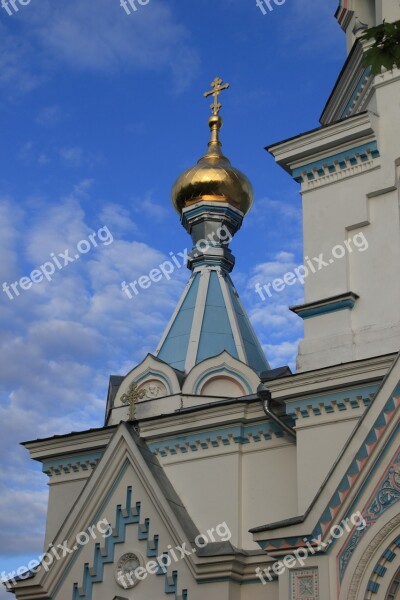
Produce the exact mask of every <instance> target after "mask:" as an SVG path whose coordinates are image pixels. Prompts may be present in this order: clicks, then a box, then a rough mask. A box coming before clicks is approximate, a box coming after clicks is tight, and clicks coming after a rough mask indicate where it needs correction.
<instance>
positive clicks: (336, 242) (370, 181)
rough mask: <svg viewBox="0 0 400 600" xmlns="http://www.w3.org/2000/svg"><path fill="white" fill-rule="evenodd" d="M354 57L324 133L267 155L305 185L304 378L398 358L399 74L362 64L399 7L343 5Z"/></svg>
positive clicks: (354, 1)
mask: <svg viewBox="0 0 400 600" xmlns="http://www.w3.org/2000/svg"><path fill="white" fill-rule="evenodd" d="M336 17H337V19H338V21H339V23H340V25H341V27H342V28H343V29H344V31H345V32H346V38H347V47H348V57H347V61H346V63H345V65H344V67H343V69H342V72H341V73H340V75H339V78H338V80H337V82H336V85H335V87H334V89H333V92H332V94H331V96H330V98H329V99H328V101H327V103H326V106H325V108H324V110H323V112H322V115H321V118H320V120H321V125H322V127H320V128H318V129H316V130H313V131H310V132H307V133H305V134H302V135H300V136H296V137H294V138H292V139H289V140H285V141H283V142H279V143H277V144H272V145H270V146H269V147H268V151H269V152H270V153H271V154H272V155H273V156H274V157H275V160H276V161H277V162H278V163H279V164H280V165H281V166H282V167H283V168H284V169H285V170H286V171H288V173H290V174H291V175H292V177H293V178H294V179H295V180H296V181H297V182H298V183H300V186H301V195H302V204H303V237H304V265H305V267H306V269H307V271H308V276H307V278H306V280H305V303H304V305H301V306H295V307H292V310H293V311H294V312H295V313H296V314H297V315H298V316H299V317H300V318H302V319H304V340H303V341H302V342H301V343H300V347H299V353H298V359H297V366H298V370H300V371H307V370H310V369H314V368H318V367H322V366H328V365H335V364H340V363H345V362H349V361H352V360H359V359H365V358H369V357H372V356H377V355H384V354H386V353H390V352H396V351H397V350H398V348H399V339H400V304H399V302H398V301H397V300H396V301H393V299H394V298H396V299H398V298H399V297H400V279H399V277H398V272H399V265H400V226H399V225H400V211H399V206H400V205H399V187H398V182H399V175H400V172H399V165H400V150H399V145H398V140H399V137H400V126H399V118H398V117H399V114H398V103H396V102H394V101H393V99H394V98H398V97H399V96H400V75H399V72H398V70H394V71H393V72H385V73H383V74H382V75H379V76H377V77H373V76H372V75H371V72H370V69H369V68H368V67H366V66H365V65H364V64H363V58H364V53H365V50H366V48H367V47H368V43H366V42H364V41H362V40H360V36H361V35H362V33H363V32H364V31H365V29H366V28H367V27H372V26H375V25H378V24H380V23H382V20H383V19H386V20H387V21H395V20H397V19H399V18H400V5H399V3H398V2H397V1H395V0H393V1H390V2H388V1H386V0H342V1H341V2H340V6H339V8H338V10H337V13H336Z"/></svg>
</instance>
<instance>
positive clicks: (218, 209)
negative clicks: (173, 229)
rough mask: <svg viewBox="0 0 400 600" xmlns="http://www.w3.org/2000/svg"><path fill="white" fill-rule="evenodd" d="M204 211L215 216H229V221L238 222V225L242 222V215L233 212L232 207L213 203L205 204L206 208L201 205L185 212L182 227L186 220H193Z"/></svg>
mask: <svg viewBox="0 0 400 600" xmlns="http://www.w3.org/2000/svg"><path fill="white" fill-rule="evenodd" d="M204 211H207V213H215V214H217V215H221V214H225V215H227V216H229V217H230V218H231V219H233V220H236V221H238V222H239V223H241V222H242V220H243V215H242V214H238V212H237V211H235V210H233V209H232V207H230V206H221V205H220V204H218V205H215V204H214V203H210V204H207V206H206V207H205V206H204V205H203V206H197V207H194V208H192V209H190V210H185V211H184V213H183V215H182V224H183V226H185V223H186V222H187V220H188V218H190V219H193V217H195V216H197V215H202V214H204Z"/></svg>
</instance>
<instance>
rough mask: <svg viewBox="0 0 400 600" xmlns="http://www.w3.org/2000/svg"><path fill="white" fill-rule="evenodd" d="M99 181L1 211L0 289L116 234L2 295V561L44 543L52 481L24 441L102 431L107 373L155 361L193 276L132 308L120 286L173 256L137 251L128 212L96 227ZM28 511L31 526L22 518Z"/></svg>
mask: <svg viewBox="0 0 400 600" xmlns="http://www.w3.org/2000/svg"><path fill="white" fill-rule="evenodd" d="M92 183H93V182H91V181H90V180H85V181H82V182H80V183H78V184H77V185H76V186H74V188H73V190H72V191H71V193H70V194H68V195H66V196H65V197H62V198H58V199H57V200H56V201H54V202H53V204H52V205H51V206H49V204H48V203H46V202H45V201H43V203H42V204H39V203H37V204H35V207H34V208H32V206H31V204H30V203H26V204H25V205H23V204H22V205H21V204H20V207H19V208H17V209H16V208H15V202H14V201H13V199H11V198H9V199H3V200H2V201H1V202H0V245H1V252H2V256H3V257H5V258H6V260H3V261H2V262H1V263H0V265H1V267H0V268H1V282H0V283H2V282H3V281H7V282H8V283H11V282H15V281H17V280H19V279H20V278H21V277H22V276H24V275H29V274H30V272H31V271H32V270H33V269H35V268H37V267H38V266H39V265H41V264H43V262H45V261H46V260H49V257H50V255H51V253H55V254H57V253H58V252H60V251H63V250H64V249H66V248H74V247H75V248H76V244H77V243H78V242H79V241H80V240H82V239H88V234H89V233H91V232H93V231H97V230H98V228H100V227H104V226H106V227H109V231H110V232H112V234H113V242H112V243H110V244H107V245H104V244H102V243H100V242H99V243H98V246H97V247H93V248H91V250H90V252H88V253H87V254H84V255H81V256H80V258H79V260H76V261H75V262H74V263H71V264H68V265H67V266H65V267H64V268H63V269H62V270H58V271H57V272H56V273H55V276H54V278H53V280H52V281H50V282H42V283H39V284H36V285H33V286H32V287H31V289H29V290H25V291H21V293H20V295H19V296H18V297H15V298H14V299H13V300H10V299H9V298H8V297H7V295H6V294H5V293H1V297H0V321H1V333H0V354H1V361H0V381H1V387H0V394H1V403H0V420H1V422H2V423H7V427H6V428H4V430H3V433H2V436H1V438H0V454H1V456H2V458H3V461H4V464H6V465H7V467H6V469H7V470H4V471H3V474H4V476H5V479H4V481H6V482H7V485H6V486H5V484H3V487H1V486H0V497H1V501H0V529H1V530H2V538H3V540H5V544H4V545H2V547H1V548H0V554H1V552H4V553H5V552H7V553H9V554H13V553H15V554H17V553H21V552H28V551H32V552H33V554H34V555H35V554H37V553H39V552H40V547H41V543H42V532H43V528H44V522H45V512H46V498H47V490H46V485H45V481H46V478H45V477H44V476H42V475H40V473H37V472H36V471H35V469H34V468H33V469H32V467H31V465H30V461H29V459H28V456H27V452H26V450H24V449H23V448H21V447H20V446H19V442H21V441H24V440H30V439H36V438H42V437H47V436H51V435H54V434H61V433H69V432H70V431H73V430H75V431H76V430H84V429H86V428H89V427H94V426H101V425H102V422H103V418H104V410H105V399H106V398H105V396H106V392H107V385H108V374H124V373H125V372H126V370H127V365H129V369H130V368H132V366H133V365H134V364H135V362H139V361H140V360H142V359H143V356H144V355H145V354H146V352H152V351H153V352H154V349H155V347H156V345H157V342H158V340H159V338H160V337H161V334H162V331H163V328H164V327H165V325H166V323H167V321H168V319H169V317H170V314H171V313H172V311H173V308H174V306H175V304H176V302H177V300H178V297H179V294H180V292H181V291H182V289H183V287H184V284H185V282H186V280H187V279H188V276H189V273H188V271H187V269H186V268H185V267H182V269H181V270H176V272H175V273H174V274H173V278H172V279H171V281H169V282H168V281H166V280H163V281H160V282H159V283H157V284H153V286H154V289H151V288H150V289H149V290H141V293H140V294H139V295H138V296H134V297H133V299H131V300H130V299H128V297H127V296H126V295H125V294H124V293H123V292H122V290H121V282H122V281H124V280H125V281H128V282H129V281H133V280H135V279H138V278H139V277H140V276H141V275H144V274H147V273H148V272H149V271H150V270H151V269H153V268H156V267H157V266H158V265H159V264H160V263H162V262H163V261H164V260H166V257H165V256H164V255H163V254H162V253H161V252H159V251H158V250H157V249H156V248H154V247H152V246H150V245H149V244H147V243H145V242H144V241H140V242H138V241H135V240H134V241H131V240H132V237H134V236H132V231H134V228H135V226H136V225H135V222H134V220H133V219H132V216H131V215H130V214H129V213H128V212H127V211H126V209H125V208H123V207H120V206H118V205H116V204H107V203H103V205H102V208H101V210H100V211H99V213H100V214H99V216H98V222H97V223H92V222H89V219H88V217H87V215H86V212H85V209H84V206H85V202H86V201H87V200H88V199H90V198H91V194H93V190H92ZM100 219H101V220H100ZM124 219H126V227H124V226H123V221H124ZM125 235H126V238H127V239H125V237H124V236H125ZM22 473H25V476H24V477H21V474H22ZM27 481H29V489H30V491H29V492H28V491H27ZM27 495H29V502H28V498H27ZM23 505H26V506H25V511H24V519H23V520H21V519H20V518H19V519H17V517H16V516H15V515H16V514H20V513H19V512H18V510H19V509H18V507H21V510H22V506H23ZM27 510H28V511H30V512H29V515H28V516H27V517H26V518H25V515H26V511H27ZM27 523H28V529H29V533H28V534H26V530H27V529H26V528H27ZM30 523H32V524H34V526H33V525H32V526H31V525H30ZM17 562H18V561H17Z"/></svg>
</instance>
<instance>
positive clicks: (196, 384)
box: [194, 366, 252, 394]
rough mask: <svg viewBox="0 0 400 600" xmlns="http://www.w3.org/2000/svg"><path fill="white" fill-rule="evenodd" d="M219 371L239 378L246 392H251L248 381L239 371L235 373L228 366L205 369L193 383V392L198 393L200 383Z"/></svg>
mask: <svg viewBox="0 0 400 600" xmlns="http://www.w3.org/2000/svg"><path fill="white" fill-rule="evenodd" d="M220 373H227V374H228V375H231V376H232V377H233V378H234V379H239V381H240V382H241V383H243V385H244V387H245V391H247V393H248V394H251V393H252V389H251V387H250V385H249V383H248V382H247V381H246V379H245V378H244V377H243V376H242V375H240V373H237V372H236V371H233V369H229V367H226V366H223V367H218V368H216V369H213V370H211V371H207V373H204V374H203V375H202V376H201V377H200V378H199V379H198V380H197V381H196V383H195V385H194V393H195V394H199V393H200V391H199V390H200V388H201V386H202V384H203V383H204V381H205V380H206V379H210V378H212V376H214V375H218V374H220Z"/></svg>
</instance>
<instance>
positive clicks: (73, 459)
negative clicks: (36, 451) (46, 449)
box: [42, 450, 104, 476]
mask: <svg viewBox="0 0 400 600" xmlns="http://www.w3.org/2000/svg"><path fill="white" fill-rule="evenodd" d="M103 454H104V450H93V451H91V452H81V453H79V454H64V455H62V456H57V457H56V458H49V459H46V460H44V461H43V467H42V471H43V473H46V475H49V476H50V475H53V474H54V473H55V474H57V475H60V474H61V473H62V472H69V471H70V470H71V469H72V471H79V470H80V469H83V470H84V471H86V470H88V469H89V468H90V467H92V468H94V467H95V466H96V465H97V463H98V462H99V460H100V459H101V457H102V456H103ZM78 465H79V466H78ZM52 471H53V473H52Z"/></svg>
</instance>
